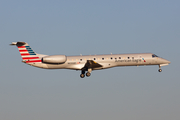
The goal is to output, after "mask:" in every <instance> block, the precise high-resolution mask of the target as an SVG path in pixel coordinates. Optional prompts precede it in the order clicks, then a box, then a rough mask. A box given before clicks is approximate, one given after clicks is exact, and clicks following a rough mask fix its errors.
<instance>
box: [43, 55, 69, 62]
mask: <svg viewBox="0 0 180 120" xmlns="http://www.w3.org/2000/svg"><path fill="white" fill-rule="evenodd" d="M66 60H67V57H66V56H65V55H50V56H45V57H43V58H42V62H43V63H54V64H62V63H65V62H66Z"/></svg>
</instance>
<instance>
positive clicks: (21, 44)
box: [10, 42, 26, 46]
mask: <svg viewBox="0 0 180 120" xmlns="http://www.w3.org/2000/svg"><path fill="white" fill-rule="evenodd" d="M25 44H26V43H25V42H12V43H11V44H10V45H17V46H23V45H25Z"/></svg>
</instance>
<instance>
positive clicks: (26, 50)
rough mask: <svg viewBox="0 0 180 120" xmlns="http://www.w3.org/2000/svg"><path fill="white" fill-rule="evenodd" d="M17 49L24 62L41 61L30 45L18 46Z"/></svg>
mask: <svg viewBox="0 0 180 120" xmlns="http://www.w3.org/2000/svg"><path fill="white" fill-rule="evenodd" d="M18 49H19V52H20V54H21V57H22V59H23V61H25V62H26V63H35V62H41V59H40V58H39V57H38V56H37V55H36V53H35V52H34V51H33V50H32V49H31V47H30V46H18Z"/></svg>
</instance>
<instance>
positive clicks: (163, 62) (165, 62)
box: [160, 58, 171, 64]
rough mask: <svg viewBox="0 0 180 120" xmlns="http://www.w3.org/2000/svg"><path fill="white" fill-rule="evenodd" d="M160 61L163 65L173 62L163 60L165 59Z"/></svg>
mask: <svg viewBox="0 0 180 120" xmlns="http://www.w3.org/2000/svg"><path fill="white" fill-rule="evenodd" d="M160 61H161V63H162V64H170V63H171V62H170V61H169V60H166V59H163V58H160Z"/></svg>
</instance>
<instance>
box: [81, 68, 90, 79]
mask: <svg viewBox="0 0 180 120" xmlns="http://www.w3.org/2000/svg"><path fill="white" fill-rule="evenodd" d="M91 71H92V69H88V72H87V73H86V76H87V77H89V76H91ZM80 77H81V78H84V77H85V71H84V70H82V71H81V74H80Z"/></svg>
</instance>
